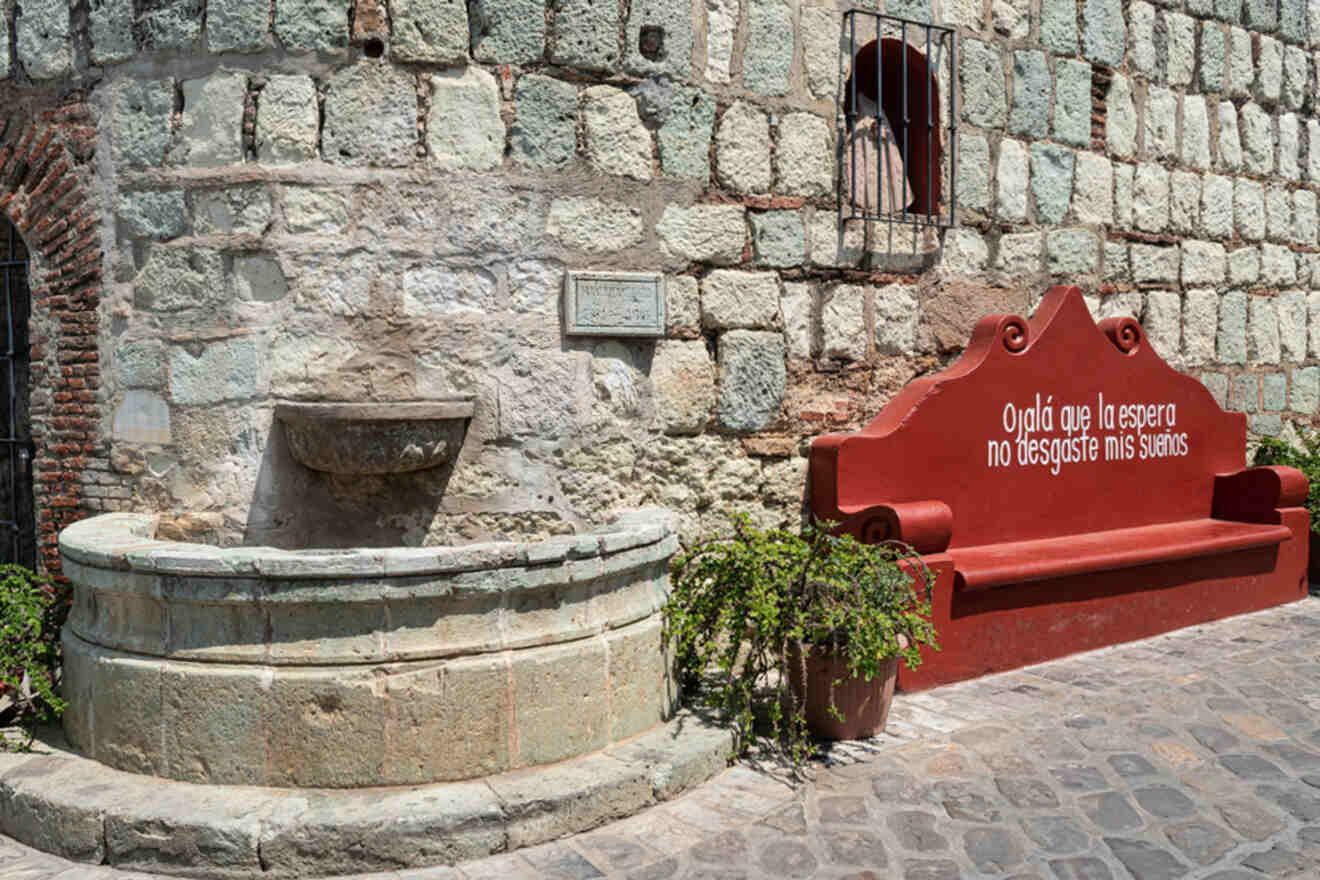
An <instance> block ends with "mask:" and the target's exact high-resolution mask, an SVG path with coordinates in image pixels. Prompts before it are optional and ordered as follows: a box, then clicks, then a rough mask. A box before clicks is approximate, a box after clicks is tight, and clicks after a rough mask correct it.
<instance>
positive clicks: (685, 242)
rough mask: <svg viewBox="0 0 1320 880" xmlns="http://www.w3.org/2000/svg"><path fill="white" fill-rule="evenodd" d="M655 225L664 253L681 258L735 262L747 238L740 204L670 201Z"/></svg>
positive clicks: (740, 257) (726, 262)
mask: <svg viewBox="0 0 1320 880" xmlns="http://www.w3.org/2000/svg"><path fill="white" fill-rule="evenodd" d="M655 228H656V232H658V233H659V234H660V242H661V246H662V247H663V248H664V251H665V253H666V254H668V255H670V256H674V257H679V258H682V259H684V260H699V261H709V262H713V263H721V264H729V263H736V262H738V261H739V260H740V259H742V250H743V243H744V241H745V240H746V238H747V226H746V223H745V222H744V220H743V209H742V206H741V205H693V206H692V207H690V208H682V207H679V206H677V205H670V206H668V207H666V208H665V213H664V215H663V216H662V217H661V218H660V222H659V223H657V224H656V227H655Z"/></svg>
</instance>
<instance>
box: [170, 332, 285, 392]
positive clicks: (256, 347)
mask: <svg viewBox="0 0 1320 880" xmlns="http://www.w3.org/2000/svg"><path fill="white" fill-rule="evenodd" d="M261 353H262V347H261V344H260V342H259V340H257V339H255V338H252V337H241V338H238V339H230V340H223V341H219V342H212V343H209V344H207V345H206V346H205V347H204V348H202V350H201V353H200V354H197V355H194V354H193V353H192V352H190V351H189V350H188V349H187V348H186V347H184V346H175V347H174V348H173V349H171V350H170V399H171V400H172V401H173V402H174V403H176V404H182V405H185V406H189V405H195V404H211V403H220V402H221V401H225V400H243V399H247V398H252V397H256V396H257V395H259V394H260V393H261V392H262V391H263V390H264V389H263V384H264V383H263V379H262V375H261Z"/></svg>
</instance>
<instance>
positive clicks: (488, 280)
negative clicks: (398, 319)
mask: <svg viewBox="0 0 1320 880" xmlns="http://www.w3.org/2000/svg"><path fill="white" fill-rule="evenodd" d="M401 286H402V288H403V313H404V314H405V315H415V316H437V315H456V314H461V313H465V312H466V313H471V314H480V313H482V312H490V311H494V310H495V308H496V296H497V291H498V288H497V282H496V280H495V276H494V275H492V274H491V273H489V272H485V271H481V270H472V269H456V268H450V267H448V266H444V265H434V264H431V265H424V266H418V267H416V268H411V269H407V270H405V271H404V273H403V278H402V281H401Z"/></svg>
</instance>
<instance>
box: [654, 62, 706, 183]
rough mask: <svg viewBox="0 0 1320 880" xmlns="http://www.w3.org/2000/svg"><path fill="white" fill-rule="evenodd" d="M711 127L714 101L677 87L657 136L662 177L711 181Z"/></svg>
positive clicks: (688, 88)
mask: <svg viewBox="0 0 1320 880" xmlns="http://www.w3.org/2000/svg"><path fill="white" fill-rule="evenodd" d="M714 127H715V99H714V98H713V97H711V95H710V93H709V92H706V91H703V90H701V89H699V88H696V87H692V86H678V87H676V88H675V89H674V93H673V99H672V100H671V101H670V104H669V113H668V115H667V116H666V117H665V121H664V124H663V125H661V126H660V130H659V131H658V132H657V133H656V137H657V139H658V140H659V142H660V167H661V169H663V171H664V173H665V174H670V175H674V176H676V177H686V178H690V179H692V180H699V181H701V182H702V183H705V182H706V181H707V180H708V179H709V178H710V141H711V130H712V129H713V128H714Z"/></svg>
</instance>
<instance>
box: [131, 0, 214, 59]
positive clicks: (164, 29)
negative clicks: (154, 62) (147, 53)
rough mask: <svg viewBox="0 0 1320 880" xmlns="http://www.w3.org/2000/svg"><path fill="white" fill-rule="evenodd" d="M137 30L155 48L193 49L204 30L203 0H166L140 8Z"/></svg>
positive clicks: (141, 38) (142, 39)
mask: <svg viewBox="0 0 1320 880" xmlns="http://www.w3.org/2000/svg"><path fill="white" fill-rule="evenodd" d="M135 31H136V33H137V34H138V39H139V41H140V42H141V44H142V45H144V46H146V47H148V48H151V49H189V48H192V47H193V46H195V45H196V43H197V38H198V37H200V36H201V33H202V3H201V2H200V0H164V2H161V3H155V4H150V5H148V6H145V7H139V8H138V17H137V21H136V27H135Z"/></svg>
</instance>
